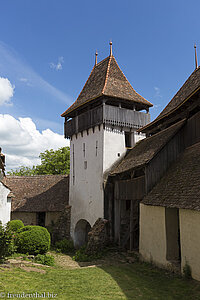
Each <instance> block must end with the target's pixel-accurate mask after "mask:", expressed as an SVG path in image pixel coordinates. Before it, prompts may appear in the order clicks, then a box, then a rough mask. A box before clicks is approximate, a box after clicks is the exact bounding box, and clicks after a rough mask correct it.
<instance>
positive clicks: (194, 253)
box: [179, 209, 200, 280]
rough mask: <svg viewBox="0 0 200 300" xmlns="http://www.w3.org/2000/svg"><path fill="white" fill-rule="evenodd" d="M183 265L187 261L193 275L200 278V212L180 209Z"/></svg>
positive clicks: (182, 265) (197, 278)
mask: <svg viewBox="0 0 200 300" xmlns="http://www.w3.org/2000/svg"><path fill="white" fill-rule="evenodd" d="M179 216H180V238H181V257H182V260H181V267H182V270H183V267H184V266H185V264H186V263H187V264H188V265H189V266H190V268H191V271H192V277H193V278H194V279H196V280H200V212H199V211H195V210H189V209H180V211H179Z"/></svg>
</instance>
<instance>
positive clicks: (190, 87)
mask: <svg viewBox="0 0 200 300" xmlns="http://www.w3.org/2000/svg"><path fill="white" fill-rule="evenodd" d="M199 90H200V67H198V68H197V69H196V70H195V71H194V72H193V73H192V74H191V75H190V76H189V78H188V79H187V80H186V81H185V83H184V84H183V86H182V87H181V88H180V89H179V91H178V92H177V93H176V95H175V96H174V97H173V98H172V99H171V101H170V102H169V103H168V104H167V106H166V107H165V108H164V109H163V110H162V112H161V113H160V114H159V115H158V117H157V118H156V119H155V120H154V121H152V122H151V123H149V124H147V125H145V126H144V127H142V128H140V129H139V131H144V130H145V129H146V128H150V127H152V126H156V124H157V122H158V121H159V120H161V119H163V118H164V117H166V116H168V115H170V114H171V113H172V112H174V111H175V110H176V109H178V108H179V107H180V106H181V105H182V104H183V103H185V102H186V101H187V100H189V99H190V97H191V96H192V95H194V94H195V93H196V92H197V91H199ZM154 124H155V125H154Z"/></svg>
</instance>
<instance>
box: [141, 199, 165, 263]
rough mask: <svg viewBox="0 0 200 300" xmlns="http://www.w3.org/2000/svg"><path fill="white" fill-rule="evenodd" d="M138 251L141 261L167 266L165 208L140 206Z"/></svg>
mask: <svg viewBox="0 0 200 300" xmlns="http://www.w3.org/2000/svg"><path fill="white" fill-rule="evenodd" d="M139 251H140V254H141V255H142V257H143V259H144V260H146V261H149V262H154V263H155V264H157V265H167V264H168V261H167V260H166V230H165V208H164V207H161V206H150V205H144V204H140V243H139Z"/></svg>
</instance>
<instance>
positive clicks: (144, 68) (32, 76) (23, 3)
mask: <svg viewBox="0 0 200 300" xmlns="http://www.w3.org/2000/svg"><path fill="white" fill-rule="evenodd" d="M0 5H1V9H0V77H1V78H4V79H8V80H9V82H10V84H11V85H12V88H13V96H12V95H11V96H10V98H9V100H8V101H7V102H6V103H1V106H0V110H1V111H0V113H1V114H2V115H5V114H6V115H9V117H10V116H12V117H13V118H14V119H12V120H13V122H14V120H15V121H16V122H17V124H18V125H17V126H19V127H20V128H22V129H23V130H24V131H26V128H25V127H24V125H22V123H23V120H24V119H25V120H26V121H27V120H29V121H30V122H32V125H31V123H30V122H28V121H27V123H26V124H29V125H30V127H31V126H33V125H35V126H36V128H35V129H34V130H35V133H36V135H37V134H40V135H43V131H45V130H50V131H51V135H52V136H53V133H55V134H59V135H62V134H63V122H64V120H63V119H62V118H61V117H60V114H61V113H62V112H64V111H65V110H66V108H67V107H68V106H69V105H70V104H71V103H72V102H73V101H75V100H76V98H77V96H78V94H79V93H80V91H81V89H82V87H83V85H84V83H85V81H86V80H87V78H88V76H89V74H90V71H91V69H92V67H93V64H94V53H95V50H96V49H97V50H98V53H99V55H98V61H100V60H102V59H104V58H105V57H107V56H108V55H109V40H110V39H112V41H113V54H114V56H115V58H116V60H117V62H118V64H119V66H120V67H121V69H122V71H123V72H124V73H125V75H126V77H127V78H128V80H129V81H130V83H131V84H132V86H133V87H134V89H135V90H136V91H137V92H138V93H140V94H141V95H142V96H143V97H145V98H146V99H147V100H149V101H150V102H152V103H153V104H154V108H153V109H151V111H150V113H151V119H152V120H153V119H154V118H155V117H156V116H157V115H158V114H159V112H160V111H161V110H162V109H163V108H164V106H165V105H166V104H167V103H168V102H169V100H170V99H171V98H172V97H173V95H174V94H175V93H176V92H177V91H178V89H179V88H180V87H181V85H182V84H183V83H184V81H185V80H186V79H187V78H188V76H189V75H190V74H191V73H192V71H193V70H194V48H193V46H194V43H195V42H196V44H197V49H198V50H199V49H200V34H199V28H200V19H199V10H200V2H199V1H179V0H178V1H176V0H174V1H171V0H168V1H158V0H155V1H153V0H152V1H151V0H140V1H126V0H124V1H118V0H117V1H105V0H103V1H95V0H93V1H80V0H79V1H66V0H59V1H58V0H57V1H55V0H40V1H39V0H35V1H33V0H18V1H13V0H6V1H3V0H0ZM4 83H5V81H4ZM19 118H21V119H19ZM27 118H29V119H27ZM8 119H9V118H8ZM8 119H6V122H5V124H10V121H9V120H8ZM3 120H4V119H3ZM20 120H21V121H20ZM4 121H5V120H4ZM4 121H2V122H4ZM2 124H4V123H2ZM23 124H24V123H23ZM29 125H26V126H29ZM13 126H14V125H13ZM8 127H9V126H8ZM10 130H11V129H10V128H8V131H7V133H8V134H9V132H10ZM5 132H6V129H5V130H4V135H1V132H0V139H1V140H2V139H3V138H4V139H5V137H6V134H5ZM28 134H29V135H30V134H31V132H30V130H29V132H28ZM56 138H58V135H56ZM52 139H53V138H52ZM56 141H57V140H56ZM2 143H3V142H2ZM2 143H1V144H2ZM64 143H66V141H61V136H60V142H59V143H58V144H59V146H62V144H64ZM45 146H47V140H46V141H45ZM50 146H51V147H53V146H52V144H51V145H50ZM18 147H19V145H18ZM54 147H56V145H55V146H54ZM11 149H12V140H10V141H9V147H8V143H3V151H4V152H5V154H6V152H7V153H8V156H9V155H14V152H13V153H11V152H12V151H13V150H11ZM13 149H14V148H13ZM39 150H43V148H41V147H40V149H39V146H38V151H39ZM35 153H36V152H35ZM21 154H23V151H22V152H21ZM34 155H36V154H33V156H34ZM33 156H31V155H29V158H28V159H29V162H28V161H24V160H23V161H22V163H26V162H27V163H29V164H31V163H30V162H32V161H33V160H32V158H33ZM21 157H22V156H21ZM15 158H16V157H15ZM15 158H14V157H13V160H15V163H14V162H12V164H11V166H12V167H15V165H16V164H19V163H20V159H18V161H17V160H16V159H15ZM18 158H19V157H18ZM34 162H36V160H35V161H34ZM22 163H21V164H22Z"/></svg>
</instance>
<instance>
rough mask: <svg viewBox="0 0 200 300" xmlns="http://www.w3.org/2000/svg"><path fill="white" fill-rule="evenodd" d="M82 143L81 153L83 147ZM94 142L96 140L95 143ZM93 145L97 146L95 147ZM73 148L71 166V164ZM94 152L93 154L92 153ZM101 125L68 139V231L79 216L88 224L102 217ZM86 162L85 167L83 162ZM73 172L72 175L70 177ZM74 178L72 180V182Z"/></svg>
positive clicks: (72, 230) (74, 224)
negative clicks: (69, 207)
mask: <svg viewBox="0 0 200 300" xmlns="http://www.w3.org/2000/svg"><path fill="white" fill-rule="evenodd" d="M83 143H85V157H84V151H83ZM96 143H98V144H96ZM96 147H97V149H96ZM73 149H74V166H73ZM96 154H97V155H96ZM102 161H103V126H100V130H99V127H98V126H96V127H95V128H94V132H93V129H92V128H91V129H89V130H88V132H87V131H84V132H83V133H82V135H81V133H78V134H77V137H76V135H73V137H72V140H71V141H70V190H69V204H70V205H71V207H72V208H71V235H72V238H74V229H75V226H76V223H77V222H78V221H79V220H80V219H84V220H86V221H88V222H89V223H90V225H91V226H92V225H93V224H94V222H95V221H96V220H97V219H98V218H99V217H103V182H102V180H103V179H102V170H103V165H102ZM86 163H87V168H85V164H86ZM73 175H74V178H73ZM73 180H74V182H73Z"/></svg>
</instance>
